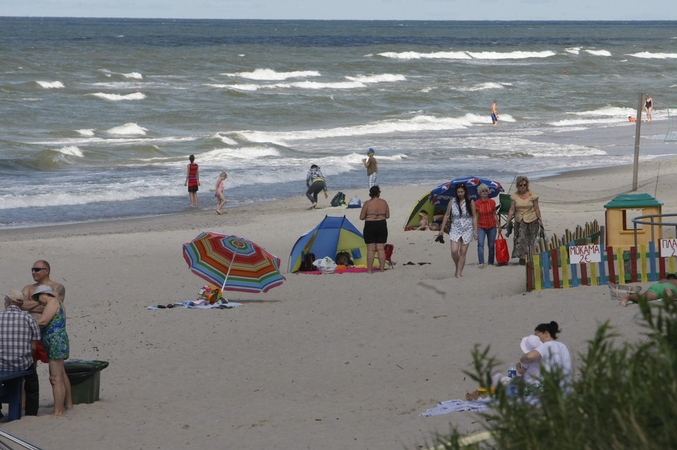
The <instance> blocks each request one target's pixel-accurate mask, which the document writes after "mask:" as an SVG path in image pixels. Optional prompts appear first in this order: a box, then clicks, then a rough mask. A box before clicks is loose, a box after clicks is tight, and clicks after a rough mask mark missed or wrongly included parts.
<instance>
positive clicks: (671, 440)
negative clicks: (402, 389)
mask: <svg viewBox="0 0 677 450" xmlns="http://www.w3.org/2000/svg"><path fill="white" fill-rule="evenodd" d="M639 308H640V311H641V314H642V321H643V323H644V325H645V327H646V329H647V331H648V332H647V339H646V340H645V341H644V342H639V343H634V344H633V343H624V344H621V345H617V344H614V339H615V338H616V337H617V335H616V334H615V333H614V332H613V330H612V329H611V327H610V326H609V324H608V322H607V323H605V324H603V325H602V326H600V327H599V329H598V330H597V332H596V333H595V336H594V338H592V339H591V340H590V341H588V347H587V351H586V353H585V354H581V355H579V359H580V364H579V368H580V376H579V377H577V378H576V379H575V380H574V381H573V382H572V384H571V386H564V385H563V384H562V374H561V373H558V372H554V373H545V372H543V383H542V387H543V388H542V392H540V393H538V394H537V401H536V402H529V401H524V397H523V394H524V392H523V391H522V392H521V394H522V395H520V396H518V397H508V396H507V395H506V391H505V389H504V388H503V386H499V387H498V389H497V390H496V396H495V398H496V402H495V404H494V406H493V407H492V408H490V409H489V410H487V411H485V412H483V413H481V415H482V416H483V417H484V419H485V420H486V424H487V425H486V427H487V431H489V432H490V434H491V439H490V440H485V441H483V442H480V443H475V444H470V445H465V444H466V443H465V442H463V441H464V439H463V438H462V437H461V436H460V435H459V433H458V432H457V431H456V430H452V432H451V433H450V434H449V435H447V436H436V437H435V439H434V442H435V445H434V447H435V448H439V449H460V448H465V449H488V448H492V449H493V448H495V449H520V450H531V449H533V450H541V449H547V448H552V449H557V450H569V449H570V450H588V449H589V450H597V449H600V450H605V449H609V450H620V449H633V450H644V449H645V450H653V449H661V450H663V449H669V448H677V376H676V375H677V303H676V302H675V300H674V299H672V298H663V301H662V302H658V303H653V304H651V305H650V304H649V302H647V301H646V299H644V298H640V300H639ZM472 355H473V361H474V372H466V374H467V375H468V376H470V377H471V378H472V379H473V380H474V381H475V382H477V383H478V384H479V385H480V386H482V387H485V388H487V387H489V385H490V384H491V374H492V373H494V372H495V371H496V370H495V369H496V367H497V363H498V361H497V360H496V359H495V358H494V357H492V356H490V354H489V347H486V348H484V349H481V348H480V347H479V346H475V349H474V350H473V352H472Z"/></svg>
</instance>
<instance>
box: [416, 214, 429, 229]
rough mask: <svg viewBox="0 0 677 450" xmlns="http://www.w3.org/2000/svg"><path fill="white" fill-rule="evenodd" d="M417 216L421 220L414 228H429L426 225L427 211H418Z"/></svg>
mask: <svg viewBox="0 0 677 450" xmlns="http://www.w3.org/2000/svg"><path fill="white" fill-rule="evenodd" d="M418 216H419V217H420V218H421V220H420V222H419V223H418V228H416V229H417V230H419V231H428V230H430V226H429V225H428V211H419V213H418Z"/></svg>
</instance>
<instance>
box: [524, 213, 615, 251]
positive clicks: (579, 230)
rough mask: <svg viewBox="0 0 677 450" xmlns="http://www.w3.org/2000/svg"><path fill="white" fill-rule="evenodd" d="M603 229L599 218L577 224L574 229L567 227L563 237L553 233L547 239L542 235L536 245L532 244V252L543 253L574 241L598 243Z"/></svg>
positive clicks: (576, 242) (577, 242)
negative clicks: (583, 223)
mask: <svg viewBox="0 0 677 450" xmlns="http://www.w3.org/2000/svg"><path fill="white" fill-rule="evenodd" d="M602 231H603V229H602V228H601V227H600V226H599V223H598V222H597V220H593V221H592V222H586V223H585V225H583V226H581V225H576V228H575V229H574V230H569V229H566V230H564V234H563V235H562V237H558V236H557V235H554V234H553V235H552V236H551V237H550V239H545V237H540V238H538V240H536V242H535V243H534V245H532V246H530V253H531V254H532V255H533V254H536V253H543V252H545V251H548V250H552V249H555V248H559V247H561V246H563V245H569V244H571V243H572V242H573V243H574V244H577V245H578V244H585V243H586V242H589V243H598V242H599V239H600V236H601V235H602Z"/></svg>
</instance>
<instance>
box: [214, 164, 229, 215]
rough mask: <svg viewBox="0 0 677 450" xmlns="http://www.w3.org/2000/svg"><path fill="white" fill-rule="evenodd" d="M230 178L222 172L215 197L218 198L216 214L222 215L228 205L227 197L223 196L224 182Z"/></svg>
mask: <svg viewBox="0 0 677 450" xmlns="http://www.w3.org/2000/svg"><path fill="white" fill-rule="evenodd" d="M226 178H228V174H227V173H226V172H221V174H220V175H219V179H218V180H216V188H215V193H214V197H216V201H217V203H216V214H221V208H222V207H223V205H225V204H226V196H225V195H223V182H224V181H225V180H226Z"/></svg>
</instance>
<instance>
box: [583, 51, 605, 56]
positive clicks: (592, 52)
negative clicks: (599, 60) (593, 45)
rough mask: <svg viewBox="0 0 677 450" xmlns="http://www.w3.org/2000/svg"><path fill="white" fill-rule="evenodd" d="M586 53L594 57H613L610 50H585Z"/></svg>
mask: <svg viewBox="0 0 677 450" xmlns="http://www.w3.org/2000/svg"><path fill="white" fill-rule="evenodd" d="M584 52H586V53H589V54H590V55H593V56H611V52H610V51H608V50H584Z"/></svg>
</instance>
